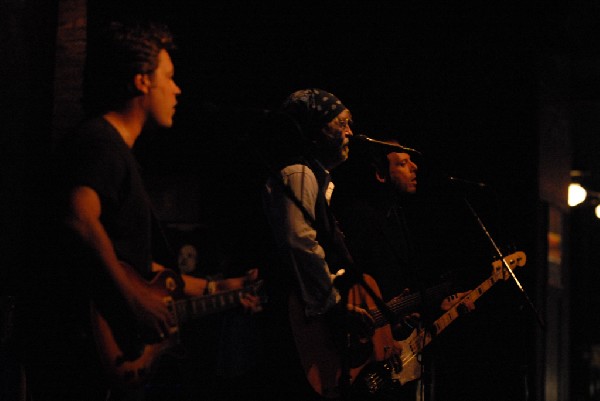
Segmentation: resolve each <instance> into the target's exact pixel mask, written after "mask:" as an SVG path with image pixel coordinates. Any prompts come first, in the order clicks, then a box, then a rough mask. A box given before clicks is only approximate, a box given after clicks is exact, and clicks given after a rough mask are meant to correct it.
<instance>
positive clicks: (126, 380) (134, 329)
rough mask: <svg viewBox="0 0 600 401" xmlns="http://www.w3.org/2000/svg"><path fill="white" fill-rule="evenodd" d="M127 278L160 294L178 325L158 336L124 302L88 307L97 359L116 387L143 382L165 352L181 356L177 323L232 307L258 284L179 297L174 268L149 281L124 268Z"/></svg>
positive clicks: (180, 290) (179, 284)
mask: <svg viewBox="0 0 600 401" xmlns="http://www.w3.org/2000/svg"><path fill="white" fill-rule="evenodd" d="M123 266H125V270H126V271H127V274H128V276H129V277H130V278H131V279H133V280H138V281H140V282H142V283H143V284H144V285H146V286H148V288H149V289H150V290H151V291H155V292H158V293H159V294H160V295H162V296H163V298H164V301H165V302H166V303H167V306H168V308H169V310H170V312H171V313H172V315H173V317H174V321H175V322H176V324H175V325H174V326H172V327H170V328H169V336H167V337H166V338H160V337H158V336H157V335H156V334H151V333H150V330H149V329H148V328H145V327H141V326H140V325H139V324H138V323H137V322H136V319H134V318H133V316H131V315H130V314H129V313H127V309H126V308H125V307H124V305H123V304H117V307H108V308H107V307H100V305H99V304H98V303H94V302H92V303H91V305H90V317H91V322H92V328H93V332H94V337H95V339H96V344H97V347H98V350H99V354H100V359H101V361H102V364H103V365H104V368H105V370H106V372H107V374H108V376H109V379H110V380H111V382H112V383H113V384H114V385H115V386H117V387H122V388H125V387H137V386H140V385H142V384H143V383H145V382H146V381H147V380H148V379H149V378H150V376H151V374H152V372H153V371H154V367H155V366H156V363H157V362H158V360H159V359H160V357H161V356H163V355H164V354H166V353H167V352H170V353H172V354H173V355H176V356H177V355H179V356H181V352H177V348H180V345H181V344H180V338H179V328H180V325H181V324H183V323H185V322H187V321H189V320H191V319H196V318H200V317H202V316H206V315H209V314H212V313H217V312H222V311H225V310H230V309H234V308H236V307H238V306H239V304H240V299H241V298H242V296H243V295H245V294H256V291H257V290H258V289H259V288H260V286H261V285H262V281H257V282H255V283H253V284H252V285H251V286H248V287H245V288H243V289H239V290H231V291H225V292H220V293H217V294H213V295H208V296H202V297H189V298H187V297H186V298H184V296H183V281H182V279H181V277H180V276H179V275H178V274H176V273H175V272H174V271H172V270H168V269H167V270H163V271H160V272H159V273H158V274H157V275H156V276H155V277H154V278H153V279H152V280H151V281H150V282H147V281H145V280H143V279H142V278H141V277H140V276H139V275H138V274H137V273H136V272H135V271H134V270H133V269H132V268H131V267H130V266H128V265H126V264H123Z"/></svg>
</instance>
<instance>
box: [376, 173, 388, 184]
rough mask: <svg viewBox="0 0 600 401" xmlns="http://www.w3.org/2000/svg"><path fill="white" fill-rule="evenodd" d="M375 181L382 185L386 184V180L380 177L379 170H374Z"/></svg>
mask: <svg viewBox="0 0 600 401" xmlns="http://www.w3.org/2000/svg"><path fill="white" fill-rule="evenodd" d="M375 179H376V180H377V181H379V182H380V183H382V184H385V183H386V182H387V179H386V178H385V177H384V176H382V175H381V173H380V172H379V170H375Z"/></svg>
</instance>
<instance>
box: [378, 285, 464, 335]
mask: <svg viewBox="0 0 600 401" xmlns="http://www.w3.org/2000/svg"><path fill="white" fill-rule="evenodd" d="M451 288H452V285H451V284H450V283H443V284H440V285H438V286H435V287H432V288H428V289H427V290H425V297H426V298H427V299H438V298H439V299H441V298H443V297H444V295H447V294H448V292H449V291H450V290H451ZM386 305H387V307H388V308H389V309H390V311H391V312H392V313H393V314H394V316H398V317H403V316H405V315H407V314H409V313H411V312H414V311H415V310H416V308H417V307H419V306H420V305H423V297H422V296H421V292H420V291H418V292H412V293H410V294H407V295H398V296H397V297H394V298H393V299H392V300H390V301H389V302H387V303H386ZM369 313H370V314H371V317H373V320H374V321H375V327H383V326H384V325H386V324H388V323H389V322H388V321H387V319H386V318H385V316H384V314H383V313H382V312H381V311H380V310H379V309H371V310H369Z"/></svg>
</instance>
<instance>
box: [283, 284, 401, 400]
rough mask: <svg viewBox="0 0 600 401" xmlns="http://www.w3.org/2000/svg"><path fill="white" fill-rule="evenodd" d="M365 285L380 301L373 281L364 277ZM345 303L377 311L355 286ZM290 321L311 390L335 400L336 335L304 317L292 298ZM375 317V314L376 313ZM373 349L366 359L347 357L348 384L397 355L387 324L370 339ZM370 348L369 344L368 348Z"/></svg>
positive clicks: (339, 371) (339, 354) (337, 369)
mask: <svg viewBox="0 0 600 401" xmlns="http://www.w3.org/2000/svg"><path fill="white" fill-rule="evenodd" d="M363 278H364V281H365V283H366V284H367V285H368V286H369V287H370V288H371V289H372V290H373V292H374V294H375V295H376V296H378V297H381V292H380V290H379V287H378V285H377V283H376V282H375V280H374V279H373V278H372V277H371V276H368V275H366V274H365V275H363ZM348 303H349V304H353V305H363V306H365V309H367V310H372V311H377V309H376V307H375V301H374V300H373V298H371V297H370V296H369V295H368V294H367V293H366V291H365V290H364V288H363V287H362V286H359V285H355V286H354V287H353V288H352V289H351V290H350V292H349V296H348ZM288 307H289V318H290V324H291V327H292V333H293V336H294V341H295V343H296V348H297V350H298V355H299V357H300V363H301V365H302V368H303V370H304V374H305V376H306V378H307V380H308V382H309V383H310V385H311V386H312V388H313V389H314V390H315V391H316V392H317V393H318V394H320V395H321V396H323V397H325V398H336V397H339V396H340V394H341V387H340V384H341V383H340V378H341V376H342V365H343V364H342V353H343V352H344V351H345V350H344V349H342V347H341V346H340V341H339V337H336V335H339V334H340V333H335V332H334V330H332V327H331V325H330V324H328V323H327V322H326V321H325V319H324V318H323V317H320V316H319V317H310V318H309V317H306V315H305V314H304V307H303V305H302V302H301V301H300V300H299V299H298V297H297V296H296V295H295V294H292V295H291V296H290V298H289V306H288ZM375 313H377V312H375ZM370 340H371V343H372V344H373V346H372V347H370V348H369V353H368V356H367V358H366V360H365V359H364V358H354V355H350V356H349V359H350V369H349V372H348V374H349V377H348V378H347V380H348V382H349V383H353V382H354V381H355V379H356V378H357V377H358V375H359V373H360V371H361V370H362V368H363V367H364V366H366V365H367V364H368V363H370V362H373V361H385V360H387V359H389V358H391V357H392V355H394V354H397V355H399V352H400V350H399V348H398V345H397V343H396V342H395V340H394V338H393V336H392V330H391V327H390V325H389V324H380V325H379V326H378V327H377V328H376V329H375V331H374V334H373V335H372V337H371V339H370ZM369 345H370V344H369Z"/></svg>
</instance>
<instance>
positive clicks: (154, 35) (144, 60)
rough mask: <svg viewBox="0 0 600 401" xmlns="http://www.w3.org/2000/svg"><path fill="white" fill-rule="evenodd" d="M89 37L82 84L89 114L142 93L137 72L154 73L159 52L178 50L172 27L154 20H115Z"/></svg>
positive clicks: (102, 111) (100, 111) (114, 106)
mask: <svg viewBox="0 0 600 401" xmlns="http://www.w3.org/2000/svg"><path fill="white" fill-rule="evenodd" d="M89 36H90V38H89V42H88V53H87V57H86V65H85V71H84V83H83V85H84V86H83V88H84V90H83V106H84V110H85V111H86V112H87V113H88V114H94V113H104V112H106V111H109V110H118V109H120V108H122V107H123V105H124V104H125V102H126V101H127V100H129V99H131V98H133V97H135V96H137V95H139V92H138V91H137V90H136V89H135V87H134V85H133V78H134V77H135V75H136V74H150V73H152V72H153V71H154V70H156V68H157V66H158V55H159V53H160V51H161V50H163V49H164V50H167V51H168V52H171V51H173V50H174V49H175V45H174V42H173V35H172V33H171V32H170V31H169V29H168V28H167V27H166V26H165V25H162V24H159V23H156V22H152V21H134V22H122V21H112V22H110V23H108V24H106V25H105V26H104V27H102V28H101V29H99V30H98V31H97V32H96V35H94V33H90V35H89Z"/></svg>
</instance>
